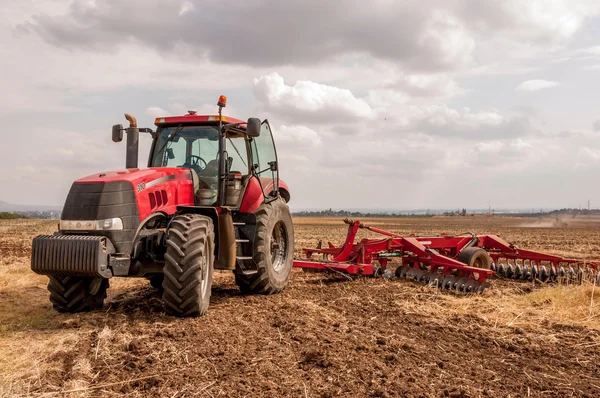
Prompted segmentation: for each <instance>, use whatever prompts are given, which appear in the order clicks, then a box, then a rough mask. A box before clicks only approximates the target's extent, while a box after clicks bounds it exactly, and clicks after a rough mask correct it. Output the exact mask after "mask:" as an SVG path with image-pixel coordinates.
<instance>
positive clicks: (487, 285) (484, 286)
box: [477, 282, 490, 294]
mask: <svg viewBox="0 0 600 398" xmlns="http://www.w3.org/2000/svg"><path fill="white" fill-rule="evenodd" d="M489 286H490V284H489V283H488V282H484V283H480V284H479V287H478V288H477V293H479V294H481V293H483V291H484V290H485V289H486V288H487V287H489Z"/></svg>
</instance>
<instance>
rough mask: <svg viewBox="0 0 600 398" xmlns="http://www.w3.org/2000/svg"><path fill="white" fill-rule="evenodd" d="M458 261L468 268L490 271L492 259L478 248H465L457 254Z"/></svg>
mask: <svg viewBox="0 0 600 398" xmlns="http://www.w3.org/2000/svg"><path fill="white" fill-rule="evenodd" d="M457 260H458V261H460V262H461V263H464V264H467V265H468V266H470V267H475V268H483V269H490V268H491V267H492V258H491V257H490V255H489V254H488V252H486V251H485V250H484V249H482V248H479V247H466V248H464V249H462V250H461V251H460V253H458V258H457Z"/></svg>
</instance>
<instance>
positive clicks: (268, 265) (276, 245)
mask: <svg viewBox="0 0 600 398" xmlns="http://www.w3.org/2000/svg"><path fill="white" fill-rule="evenodd" d="M282 246H283V247H282ZM254 261H255V262H256V265H257V272H256V273H255V274H252V275H244V274H243V273H242V272H241V270H240V269H239V268H238V269H236V271H235V283H236V284H237V285H238V286H239V288H240V291H241V292H242V293H244V294H275V293H279V292H281V291H282V290H283V289H284V288H285V286H286V285H287V283H288V280H289V279H290V273H291V271H292V263H293V261H294V224H293V223H292V215H291V214H290V208H289V207H288V205H287V203H286V202H285V201H284V200H283V199H282V198H281V197H280V198H277V199H276V200H274V201H272V202H269V203H263V204H262V205H261V206H260V207H259V208H258V210H257V211H256V236H255V239H254Z"/></svg>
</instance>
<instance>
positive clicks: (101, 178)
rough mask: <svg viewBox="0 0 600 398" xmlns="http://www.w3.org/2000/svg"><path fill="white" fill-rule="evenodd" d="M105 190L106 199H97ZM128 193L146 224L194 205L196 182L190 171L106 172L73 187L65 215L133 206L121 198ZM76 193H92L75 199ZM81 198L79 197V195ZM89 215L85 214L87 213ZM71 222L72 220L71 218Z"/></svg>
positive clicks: (103, 197)
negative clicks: (148, 219)
mask: <svg viewBox="0 0 600 398" xmlns="http://www.w3.org/2000/svg"><path fill="white" fill-rule="evenodd" d="M100 187H102V193H103V194H102V195H93V194H92V193H91V192H98V191H99V189H100ZM125 191H128V192H130V193H132V195H133V197H134V198H135V202H136V203H137V210H138V221H142V220H144V219H145V218H146V217H148V216H149V215H150V214H152V213H154V212H156V211H162V212H164V213H167V214H173V213H174V212H175V211H176V209H177V206H189V205H192V206H193V205H194V194H193V182H192V176H191V172H190V170H189V169H186V168H177V167H160V168H149V169H143V170H140V169H124V170H115V171H106V172H102V173H97V174H92V175H90V176H87V177H84V178H81V179H79V180H77V181H75V182H74V183H73V186H72V188H71V192H69V196H68V197H67V203H65V209H64V211H63V217H62V218H63V219H67V217H65V214H64V213H65V211H67V214H69V213H71V212H70V211H68V210H70V209H71V208H73V207H75V208H78V209H79V210H78V211H77V212H78V213H81V212H82V208H83V207H94V206H95V207H103V206H122V205H125V204H127V203H129V204H133V203H131V198H129V195H125V194H117V192H125ZM76 192H89V193H88V194H86V195H85V197H81V198H78V199H77V198H73V199H71V196H73V195H72V194H74V193H76ZM75 196H79V195H75ZM84 212H85V211H84ZM69 218H70V217H69Z"/></svg>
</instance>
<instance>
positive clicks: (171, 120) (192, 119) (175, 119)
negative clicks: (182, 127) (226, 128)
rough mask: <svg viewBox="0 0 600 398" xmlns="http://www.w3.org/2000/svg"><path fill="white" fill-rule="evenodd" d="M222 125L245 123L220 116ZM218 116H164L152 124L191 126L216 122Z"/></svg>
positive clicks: (191, 114)
mask: <svg viewBox="0 0 600 398" xmlns="http://www.w3.org/2000/svg"><path fill="white" fill-rule="evenodd" d="M221 119H222V120H223V123H244V124H246V122H245V121H243V120H239V119H236V118H233V117H229V116H221ZM218 121H219V115H196V114H195V113H189V114H187V115H184V116H166V117H157V118H156V119H155V120H154V124H155V125H157V126H161V125H164V124H187V123H189V124H193V123H208V122H218Z"/></svg>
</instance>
